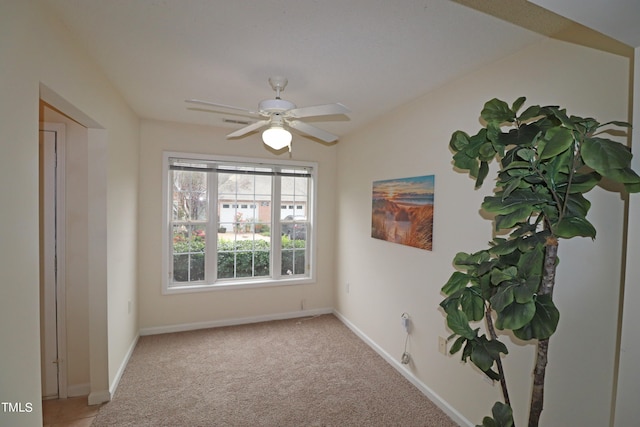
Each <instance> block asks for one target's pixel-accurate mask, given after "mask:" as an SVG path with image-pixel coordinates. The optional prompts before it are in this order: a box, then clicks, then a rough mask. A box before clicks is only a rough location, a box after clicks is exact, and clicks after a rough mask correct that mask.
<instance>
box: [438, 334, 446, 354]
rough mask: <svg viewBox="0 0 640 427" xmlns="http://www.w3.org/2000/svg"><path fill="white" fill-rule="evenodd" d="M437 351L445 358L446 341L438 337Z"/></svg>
mask: <svg viewBox="0 0 640 427" xmlns="http://www.w3.org/2000/svg"><path fill="white" fill-rule="evenodd" d="M438 351H439V352H440V353H442V354H444V355H445V356H446V354H447V339H446V338H445V337H438Z"/></svg>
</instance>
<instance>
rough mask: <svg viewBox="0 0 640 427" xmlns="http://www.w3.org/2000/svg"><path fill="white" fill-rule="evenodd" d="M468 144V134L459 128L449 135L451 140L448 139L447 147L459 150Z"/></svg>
mask: <svg viewBox="0 0 640 427" xmlns="http://www.w3.org/2000/svg"><path fill="white" fill-rule="evenodd" d="M467 145H469V135H467V133H466V132H463V131H461V130H458V131H455V132H454V133H453V134H452V135H451V140H450V141H449V147H451V149H452V150H454V151H456V152H457V151H461V150H464V148H465V147H466V146H467Z"/></svg>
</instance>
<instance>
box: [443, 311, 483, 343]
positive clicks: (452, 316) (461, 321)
mask: <svg viewBox="0 0 640 427" xmlns="http://www.w3.org/2000/svg"><path fill="white" fill-rule="evenodd" d="M447 326H449V328H450V329H451V330H452V331H453V332H454V333H455V334H456V335H460V336H461V337H465V338H466V339H468V340H472V339H474V338H475V337H476V333H475V332H474V331H473V330H472V329H471V326H469V319H468V318H467V316H466V315H465V314H464V313H463V312H461V311H454V312H450V313H448V314H447Z"/></svg>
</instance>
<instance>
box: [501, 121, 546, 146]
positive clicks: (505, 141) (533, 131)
mask: <svg viewBox="0 0 640 427" xmlns="http://www.w3.org/2000/svg"><path fill="white" fill-rule="evenodd" d="M539 134H540V127H538V125H536V124H535V123H530V124H526V125H521V126H520V127H518V128H516V129H511V130H510V131H509V132H507V133H504V132H503V133H501V134H500V137H499V141H500V144H501V145H504V146H505V147H507V146H509V145H516V146H524V147H531V146H533V145H534V141H535V140H536V138H537V137H538V135H539Z"/></svg>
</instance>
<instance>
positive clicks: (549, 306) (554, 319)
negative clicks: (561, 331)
mask: <svg viewBox="0 0 640 427" xmlns="http://www.w3.org/2000/svg"><path fill="white" fill-rule="evenodd" d="M559 321H560V312H559V311H558V309H557V308H556V306H555V304H554V303H553V300H552V299H551V296H550V295H539V296H538V297H537V298H536V314H535V316H533V319H531V322H530V323H529V324H527V325H525V326H524V327H522V328H521V329H518V330H515V331H513V333H514V334H515V336H517V337H518V338H520V339H521V340H525V341H528V340H532V339H538V340H543V339H547V338H549V337H550V336H551V335H553V333H554V332H555V331H556V328H557V327H558V322H559Z"/></svg>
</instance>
